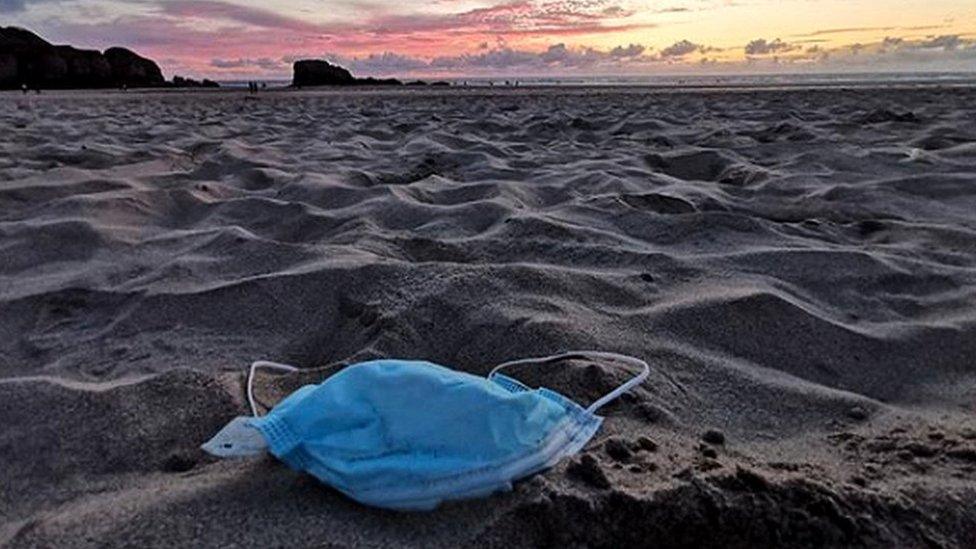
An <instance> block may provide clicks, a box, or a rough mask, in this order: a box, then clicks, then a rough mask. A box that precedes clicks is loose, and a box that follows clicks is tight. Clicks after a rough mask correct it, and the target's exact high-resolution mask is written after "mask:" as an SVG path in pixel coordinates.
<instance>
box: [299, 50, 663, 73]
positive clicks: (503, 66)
mask: <svg viewBox="0 0 976 549" xmlns="http://www.w3.org/2000/svg"><path fill="white" fill-rule="evenodd" d="M646 51H647V47H646V46H643V45H641V44H628V45H626V46H617V47H615V48H612V49H609V50H599V49H595V48H573V47H570V46H567V45H566V44H563V43H559V44H553V45H551V46H549V47H548V48H546V49H544V50H541V51H532V50H524V49H516V48H511V47H508V46H499V47H495V48H491V49H486V50H479V51H477V52H476V53H463V54H458V55H442V56H437V57H434V58H432V59H429V60H426V59H423V58H419V57H413V56H408V55H401V54H395V53H390V52H386V53H382V54H372V55H367V56H358V57H357V56H343V55H338V54H328V55H326V56H325V57H326V58H327V59H329V60H330V61H332V62H334V63H339V64H340V65H343V66H345V67H348V68H349V69H350V70H352V71H353V72H356V73H363V74H374V75H390V74H404V73H455V74H467V73H472V74H474V73H477V74H482V73H491V72H504V73H515V72H523V73H528V72H539V73H552V72H560V71H566V72H574V71H578V70H581V69H603V70H610V71H612V70H613V69H618V70H619V69H621V68H629V67H634V66H639V65H641V64H653V63H656V62H658V61H659V60H658V59H657V58H655V57H652V56H649V55H646V54H645V52H646ZM286 60H289V61H290V60H292V59H290V58H286Z"/></svg>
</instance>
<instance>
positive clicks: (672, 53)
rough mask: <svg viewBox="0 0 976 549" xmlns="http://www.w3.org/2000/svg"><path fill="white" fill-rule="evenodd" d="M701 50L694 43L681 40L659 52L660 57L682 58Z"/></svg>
mask: <svg viewBox="0 0 976 549" xmlns="http://www.w3.org/2000/svg"><path fill="white" fill-rule="evenodd" d="M701 49H702V47H701V46H700V45H698V44H695V43H694V42H690V41H688V40H681V41H680V42H675V43H674V44H671V45H670V46H668V47H666V48H664V49H663V50H661V57H684V56H686V55H689V54H692V53H695V52H696V51H701Z"/></svg>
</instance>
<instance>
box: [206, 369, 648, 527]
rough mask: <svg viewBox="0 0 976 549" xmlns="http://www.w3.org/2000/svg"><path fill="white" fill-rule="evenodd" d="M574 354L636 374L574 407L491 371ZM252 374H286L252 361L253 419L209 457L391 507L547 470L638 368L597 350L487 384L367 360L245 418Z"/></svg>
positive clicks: (573, 448) (586, 433) (476, 491)
mask: <svg viewBox="0 0 976 549" xmlns="http://www.w3.org/2000/svg"><path fill="white" fill-rule="evenodd" d="M581 357H582V358H588V359H591V360H600V361H607V362H617V363H622V364H627V365H631V366H636V367H638V368H640V373H639V374H638V375H636V377H634V378H633V379H631V380H630V381H628V382H627V383H625V384H623V385H622V386H620V387H618V388H617V389H616V390H614V391H612V392H610V393H609V394H607V395H605V396H604V397H602V398H600V399H599V400H597V401H596V402H594V403H593V404H591V405H590V406H589V407H586V408H584V407H583V406H581V405H579V404H577V403H576V402H573V401H572V400H570V399H569V398H567V397H565V396H563V395H561V394H559V393H556V392H555V391H551V390H549V389H545V388H539V389H531V388H529V387H526V386H525V385H523V384H522V383H520V382H518V381H516V380H515V379H513V378H511V377H508V376H506V375H504V374H502V373H500V372H501V370H503V369H505V368H508V367H510V366H516V365H523V364H536V363H542V362H551V361H556V360H562V359H568V358H581ZM258 368H273V369H281V370H288V371H292V370H294V368H293V367H291V366H286V365H282V364H275V363H268V362H258V363H255V364H254V365H252V367H251V371H250V374H249V375H248V383H247V386H248V400H249V402H250V404H251V409H252V413H254V416H255V417H251V418H243V417H241V418H236V419H234V420H233V421H231V422H230V423H229V424H228V425H227V426H226V427H225V428H224V429H223V430H221V432H220V433H218V434H217V435H216V436H215V437H214V438H213V439H212V440H211V441H209V442H208V443H206V444H204V445H203V449H204V450H206V451H208V452H210V453H212V454H214V455H217V456H221V457H234V456H245V455H253V454H257V453H263V452H264V451H268V452H270V453H271V454H273V455H274V456H275V457H277V458H278V459H280V460H281V461H283V462H285V463H286V464H287V465H288V466H290V467H291V468H293V469H295V470H299V471H306V472H308V473H309V474H311V475H313V476H315V477H316V478H318V479H319V480H320V481H322V482H324V483H325V484H328V485H329V486H332V487H334V488H335V489H337V490H339V491H341V492H342V493H344V494H346V495H348V496H349V497H350V498H352V499H354V500H356V501H358V502H360V503H363V504H366V505H372V506H376V507H384V508H389V509H400V510H427V509H433V508H435V507H437V506H438V505H439V504H440V503H441V502H443V501H445V500H455V499H466V498H473V497H481V496H486V495H488V494H491V493H493V492H497V491H502V490H508V489H511V486H512V482H513V481H515V480H518V479H520V478H524V477H526V476H528V475H531V474H533V473H536V472H538V471H541V470H543V469H546V468H548V467H552V466H553V465H555V464H556V463H557V462H559V461H560V460H562V459H563V458H566V457H567V456H571V455H573V454H575V453H577V452H579V451H580V450H581V449H582V448H583V446H584V445H585V444H586V443H587V442H588V441H589V440H590V439H591V438H592V437H593V435H594V434H596V432H597V430H598V429H599V428H600V425H601V423H602V422H603V418H602V417H600V416H598V415H596V412H597V410H598V409H599V408H600V407H602V406H604V405H605V404H607V403H608V402H610V401H611V400H613V399H615V398H617V397H619V396H620V395H622V394H623V393H625V392H626V391H628V390H630V389H631V388H633V387H634V386H636V385H638V384H639V383H641V382H642V381H644V380H645V379H646V378H647V375H648V365H647V363H646V362H644V361H642V360H639V359H636V358H631V357H626V356H622V355H617V354H612V353H602V352H574V353H566V354H562V355H556V356H552V357H545V358H534V359H525V360H518V361H514V362H508V363H505V364H502V365H500V366H498V367H496V368H495V369H494V370H492V372H491V373H490V374H489V375H488V377H487V378H485V377H479V376H475V375H472V374H468V373H464V372H458V371H455V370H451V369H448V368H444V367H442V366H438V365H435V364H431V363H429V362H420V361H408V360H375V361H371V362H363V363H361V364H355V365H352V366H349V367H347V368H345V369H343V370H341V371H340V372H338V373H336V374H335V375H333V376H331V377H329V378H328V379H326V380H325V381H323V382H322V383H320V384H318V385H307V386H305V387H302V388H300V389H298V390H297V391H295V392H294V393H292V394H291V395H290V396H288V397H287V398H285V399H284V400H282V401H281V402H280V403H278V405H277V406H275V407H274V408H273V409H272V410H271V412H270V413H268V415H266V416H264V417H257V415H258V414H257V406H256V405H255V402H254V395H253V382H254V372H255V370H257V369H258Z"/></svg>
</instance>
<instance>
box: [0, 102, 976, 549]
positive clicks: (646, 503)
mask: <svg viewBox="0 0 976 549" xmlns="http://www.w3.org/2000/svg"><path fill="white" fill-rule="evenodd" d="M0 99H2V101H0V129H2V131H0V426H2V427H0V456H2V466H0V486H2V489H0V545H5V546H10V547H53V546H63V547H67V546H71V547H85V546H89V547H96V546H97V547H105V546H138V547H147V546H238V547H271V546H308V545H315V546H329V547H352V546H362V547H378V546H390V547H424V548H428V547H458V546H497V547H523V546H560V547H561V546H573V547H581V546H589V547H622V546H654V547H709V546H743V547H746V546H784V545H789V546H875V547H891V546H900V547H939V546H947V547H976V484H974V480H976V361H974V357H976V89H973V88H966V87H960V88H937V87H932V88H920V89H911V88H905V89H891V88H889V89H885V88H865V89H764V90H648V89H627V88H621V89H572V88H566V89H520V90H501V89H494V90H473V89H467V90H460V89H453V90H401V91H369V90H361V91H357V92H331V91H302V92H284V91H283V92H269V93H266V94H261V95H258V96H256V97H246V96H245V95H244V94H243V93H239V92H214V93H189V92H171V93H148V92H147V93H136V92H129V93H121V92H98V93H89V92H65V93H45V94H42V95H38V96H33V95H32V96H21V95H19V94H3V95H2V96H0ZM568 349H601V350H607V351H615V352H621V353H627V354H631V355H636V356H639V357H643V358H645V359H646V360H648V361H649V362H650V363H651V366H652V372H651V376H650V378H649V380H648V381H647V382H646V383H644V384H643V385H642V386H641V387H640V388H638V389H637V390H635V391H634V392H633V393H632V394H631V395H630V396H628V397H626V398H624V399H622V400H620V401H618V402H616V403H614V404H613V405H611V406H609V407H607V408H605V409H604V415H605V416H606V418H607V419H606V422H605V423H604V426H603V428H602V430H601V431H600V432H599V433H598V435H597V436H596V438H595V439H594V440H593V441H592V442H591V443H590V444H589V445H588V446H587V448H586V449H585V451H584V452H583V453H582V454H581V455H578V456H576V457H574V458H573V459H570V460H566V461H564V462H562V463H560V464H559V465H558V466H556V467H554V468H553V469H551V470H549V471H547V472H545V473H543V474H539V475H537V476H535V477H533V478H530V479H527V480H525V481H523V482H520V483H517V484H516V485H515V488H514V490H513V491H512V492H510V493H504V494H498V495H495V496H493V497H490V498H487V499H482V500H476V501H469V502H459V503H450V504H447V505H445V506H444V507H442V508H441V509H439V510H437V511H435V512H432V513H420V514H403V513H392V512H385V511H379V510H374V509H369V508H365V507H362V506H360V505H357V504H356V503H353V502H351V501H350V500H348V499H346V498H345V497H343V496H342V495H340V494H339V493H337V492H335V491H333V490H331V489H330V488H328V487H325V486H323V485H320V484H319V483H317V482H316V481H315V480H314V479H312V478H311V477H308V476H306V475H303V474H300V473H296V472H293V471H290V470H288V469H287V468H286V467H285V466H283V465H282V464H280V463H278V462H276V461H274V460H273V459H271V458H265V459H257V460H251V461H216V460H214V459H212V458H209V457H207V456H205V455H204V454H203V453H202V452H201V451H200V450H199V449H198V447H199V445H200V444H201V443H203V442H205V441H206V440H207V439H208V438H209V437H210V436H211V435H213V434H214V433H215V432H216V431H217V430H218V429H219V428H220V427H221V426H222V425H223V424H224V423H225V422H227V421H228V420H230V419H231V418H232V417H234V416H236V415H242V414H246V404H245V401H244V398H243V391H242V382H243V373H244V370H245V368H246V367H247V366H248V365H249V364H250V362H251V361H253V360H257V359H268V360H276V361H280V362H287V363H291V364H295V365H297V366H300V367H302V368H304V369H306V371H303V372H301V373H298V374H292V375H288V376H285V377H273V376H270V375H269V376H264V377H262V378H261V379H260V380H259V382H258V384H257V389H258V395H259V398H260V399H261V400H262V401H263V402H265V403H267V404H273V403H274V402H275V401H276V400H277V399H279V398H281V397H282V396H284V395H285V394H287V392H288V391H290V390H293V389H295V388H297V387H298V386H300V385H301V384H303V383H309V382H317V381H320V380H322V379H324V378H325V377H326V376H327V375H328V374H329V373H330V372H333V371H335V369H336V368H337V367H340V366H341V365H342V364H348V363H351V362H354V361H358V360H362V359H368V358H374V357H401V358H422V359H428V360H431V361H435V362H438V363H441V364H444V365H446V366H450V367H454V368H457V369H461V370H465V371H468V372H473V373H476V374H484V373H487V372H488V371H489V370H490V369H491V367H492V366H493V365H494V364H496V363H499V362H502V361H505V360H509V359H515V358H521V357H527V356H539V355H545V354H551V353H554V352H557V351H560V350H568ZM513 374H514V375H515V376H516V377H519V378H520V379H522V380H524V381H525V382H526V383H528V384H530V385H533V386H539V385H544V386H547V387H550V388H552V389H554V390H557V391H560V392H562V393H563V394H566V395H567V396H569V397H571V398H573V399H575V400H577V401H580V402H586V401H589V400H592V399H594V398H596V397H598V396H600V395H601V394H603V393H604V392H606V391H607V390H609V389H610V388H612V387H613V386H614V385H615V384H616V383H619V382H620V381H622V380H624V379H626V377H627V375H628V372H626V371H624V370H623V369H620V368H616V367H614V366H613V365H610V364H597V363H593V362H590V361H566V362H562V363H559V364H554V365H549V366H545V367H540V368H536V369H531V368H523V369H521V370H517V371H515V372H513ZM709 431H716V432H711V433H709ZM706 433H709V434H708V435H706ZM705 439H707V441H706V440H705ZM722 439H724V441H722Z"/></svg>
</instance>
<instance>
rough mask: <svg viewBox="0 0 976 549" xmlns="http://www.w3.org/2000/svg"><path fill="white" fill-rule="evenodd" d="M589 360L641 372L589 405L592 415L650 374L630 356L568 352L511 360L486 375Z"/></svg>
mask: <svg viewBox="0 0 976 549" xmlns="http://www.w3.org/2000/svg"><path fill="white" fill-rule="evenodd" d="M580 357H582V358H591V359H605V360H616V361H619V362H623V363H626V364H630V365H632V366H638V367H639V368H640V369H641V372H640V373H639V374H637V375H636V376H634V377H633V378H632V379H630V380H628V381H627V382H626V383H624V384H623V385H621V386H620V387H617V388H616V389H614V390H613V391H610V392H609V393H607V394H605V395H603V396H602V397H600V398H599V399H597V401H596V402H594V403H593V404H590V407H589V408H587V409H586V411H587V412H589V413H593V412H596V411H597V410H599V409H600V408H602V407H604V406H606V405H607V403H609V402H611V401H613V400H614V399H617V398H619V397H620V395H622V394H624V393H626V392H627V391H629V390H631V389H633V388H634V387H636V386H638V385H640V384H641V383H643V382H644V380H646V379H647V376H649V375H650V373H651V367H650V366H649V365H648V364H647V362H645V361H643V360H641V359H639V358H636V357H632V356H627V355H621V354H617V353H609V352H605V351H570V352H567V353H560V354H556V355H551V356H544V357H537V358H523V359H520V360H513V361H511V362H505V363H502V364H499V365H498V366H495V367H494V368H493V369H492V370H491V372H490V373H489V374H488V379H491V378H492V377H493V376H494V375H495V374H496V373H498V372H499V371H500V370H502V369H504V368H508V367H510V366H517V365H520V364H544V363H546V362H555V361H557V360H565V359H568V358H580Z"/></svg>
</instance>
